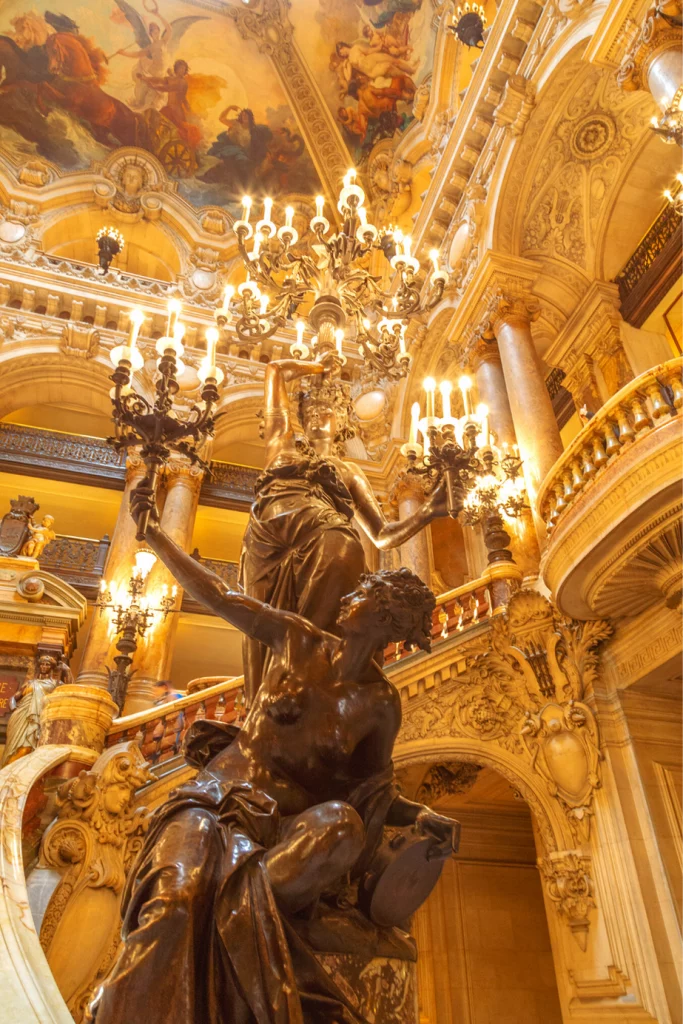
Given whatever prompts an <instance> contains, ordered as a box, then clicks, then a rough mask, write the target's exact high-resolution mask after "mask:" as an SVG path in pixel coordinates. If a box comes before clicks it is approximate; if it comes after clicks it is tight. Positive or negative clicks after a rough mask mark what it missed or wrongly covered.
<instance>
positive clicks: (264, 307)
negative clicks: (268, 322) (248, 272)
mask: <svg viewBox="0 0 683 1024" xmlns="http://www.w3.org/2000/svg"><path fill="white" fill-rule="evenodd" d="M267 309H268V296H267V295H262V296H261V316H265V315H266V311H267Z"/></svg>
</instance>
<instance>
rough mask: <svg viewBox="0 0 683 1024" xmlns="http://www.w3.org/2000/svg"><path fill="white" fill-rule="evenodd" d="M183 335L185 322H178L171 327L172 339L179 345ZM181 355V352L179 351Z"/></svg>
mask: <svg viewBox="0 0 683 1024" xmlns="http://www.w3.org/2000/svg"><path fill="white" fill-rule="evenodd" d="M184 336H185V324H181V323H180V322H178V323H177V324H176V325H175V327H174V328H173V340H174V341H175V343H176V345H179V344H180V343H181V341H182V340H183V338H184ZM181 355H182V352H181Z"/></svg>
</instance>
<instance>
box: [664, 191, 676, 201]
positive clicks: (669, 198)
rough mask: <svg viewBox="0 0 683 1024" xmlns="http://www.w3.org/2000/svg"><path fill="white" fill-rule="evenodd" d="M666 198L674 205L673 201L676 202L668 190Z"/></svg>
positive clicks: (665, 192) (665, 193)
mask: <svg viewBox="0 0 683 1024" xmlns="http://www.w3.org/2000/svg"><path fill="white" fill-rule="evenodd" d="M664 198H665V199H668V200H669V202H670V203H673V201H674V197H673V196H672V195H671V192H670V191H669V189H668V188H665V189H664Z"/></svg>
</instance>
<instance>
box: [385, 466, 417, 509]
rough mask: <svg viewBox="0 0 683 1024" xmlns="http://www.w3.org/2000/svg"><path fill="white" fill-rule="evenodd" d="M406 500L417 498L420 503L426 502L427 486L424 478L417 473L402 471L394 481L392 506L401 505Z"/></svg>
mask: <svg viewBox="0 0 683 1024" xmlns="http://www.w3.org/2000/svg"><path fill="white" fill-rule="evenodd" d="M406 498H415V499H417V501H419V502H423V501H424V500H425V485H424V481H423V478H422V477H420V476H418V475H417V473H409V472H408V470H406V469H402V470H401V471H400V472H399V473H398V475H397V477H396V479H395V480H394V482H393V484H392V487H391V491H390V493H389V500H390V502H391V503H392V504H395V505H397V506H398V505H399V504H400V503H401V502H402V501H404V500H405V499H406Z"/></svg>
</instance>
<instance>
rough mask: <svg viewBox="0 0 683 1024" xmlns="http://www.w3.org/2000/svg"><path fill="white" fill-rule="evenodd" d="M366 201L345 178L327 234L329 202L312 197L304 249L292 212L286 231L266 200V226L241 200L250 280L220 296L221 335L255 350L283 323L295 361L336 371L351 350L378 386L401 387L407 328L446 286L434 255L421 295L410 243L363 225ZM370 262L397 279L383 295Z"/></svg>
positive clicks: (239, 230)
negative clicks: (289, 327)
mask: <svg viewBox="0 0 683 1024" xmlns="http://www.w3.org/2000/svg"><path fill="white" fill-rule="evenodd" d="M364 201H365V193H364V192H363V189H362V188H361V187H360V185H359V184H358V183H357V181H356V172H355V171H349V172H348V174H347V175H346V176H345V178H344V184H343V187H342V189H341V192H340V194H339V201H338V203H337V209H338V210H339V213H340V214H341V218H342V226H341V228H340V230H339V231H337V232H331V228H330V222H329V221H328V220H327V218H326V217H325V215H324V210H325V199H324V197H323V196H318V197H317V198H316V213H315V216H314V217H312V218H311V221H310V232H311V236H312V238H311V240H310V241H308V240H303V241H302V243H301V244H300V243H299V234H298V231H297V229H296V228H295V227H294V209H293V207H291V206H288V207H286V209H285V219H284V223H283V224H282V225H280V227H278V226H277V225H276V224H275V222H274V220H273V200H272V199H265V200H264V201H263V210H262V216H261V217H260V218H259V219H257V220H256V221H255V222H254V221H253V212H254V204H253V203H252V200H251V199H250V198H249V197H248V196H247V197H245V198H244V200H243V206H242V217H241V219H240V220H238V221H236V223H235V224H234V226H233V230H234V232H235V235H236V236H237V242H238V245H239V250H240V254H241V256H242V260H243V262H244V266H245V269H246V271H247V277H246V280H245V281H243V282H242V283H241V284H240V285H239V286H238V287H237V289H235V288H234V286H232V285H228V286H227V287H226V289H225V293H224V297H223V304H222V306H221V308H220V309H218V310H217V311H216V321H217V323H218V326H219V327H220V328H221V329H225V328H226V327H228V326H231V327H232V328H233V329H234V330H235V332H236V334H237V336H238V337H239V338H240V339H241V340H242V341H244V342H256V341H263V340H265V339H266V338H269V337H271V336H272V335H273V334H275V332H276V331H278V330H280V329H281V328H283V327H284V326H285V325H286V324H287V323H288V322H289V323H296V331H297V339H296V341H295V342H294V343H293V345H292V348H291V351H292V355H293V356H295V357H296V358H299V359H308V358H311V359H320V358H322V357H323V356H331V357H332V358H333V359H335V360H336V361H337V364H338V366H341V365H343V363H344V362H345V356H344V351H343V349H344V342H345V341H346V340H348V341H352V342H353V341H355V342H356V343H357V345H358V347H359V351H360V354H361V356H363V358H364V359H365V360H366V363H367V364H368V365H369V367H370V368H371V372H372V373H373V374H374V375H375V376H376V377H380V378H381V377H392V378H399V377H404V376H405V375H406V374H407V372H408V368H409V366H410V353H409V352H408V350H407V341H406V328H407V326H408V323H409V318H410V317H411V316H412V315H413V314H416V313H420V312H424V311H425V310H429V309H432V308H433V307H434V306H435V305H436V303H437V302H438V301H439V300H440V298H441V296H442V295H443V290H444V286H445V284H446V281H447V277H448V276H447V274H446V271H445V270H443V269H441V268H440V267H439V257H438V253H437V252H436V251H433V252H432V253H431V254H430V258H431V260H432V270H431V272H430V274H429V287H428V289H427V294H426V295H423V285H422V282H421V280H420V279H419V277H418V275H419V272H420V264H419V261H418V260H417V259H416V258H415V256H413V254H412V252H411V247H412V245H411V239H410V237H409V236H405V235H403V234H402V233H401V232H400V231H394V232H391V233H390V232H389V231H384V232H380V231H379V230H378V229H377V228H376V227H375V225H374V224H371V223H370V222H369V220H368V214H367V210H366V209H365V206H364V205H363V204H364ZM376 252H382V253H383V255H384V258H385V260H386V261H387V262H388V264H389V266H390V268H391V270H392V271H393V272H394V288H393V291H391V290H387V291H385V290H383V289H382V287H381V285H380V282H381V278H380V277H378V276H377V275H375V274H373V273H372V271H371V269H370V264H371V263H372V260H373V256H374V254H375V253H376ZM305 310H308V312H307V315H306V316H305V319H304V311H305ZM307 335H308V337H307V340H306V341H305V340H304V338H305V337H306V336H307Z"/></svg>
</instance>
